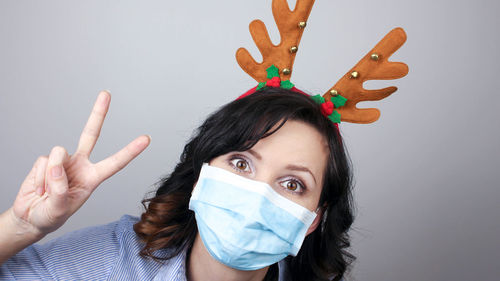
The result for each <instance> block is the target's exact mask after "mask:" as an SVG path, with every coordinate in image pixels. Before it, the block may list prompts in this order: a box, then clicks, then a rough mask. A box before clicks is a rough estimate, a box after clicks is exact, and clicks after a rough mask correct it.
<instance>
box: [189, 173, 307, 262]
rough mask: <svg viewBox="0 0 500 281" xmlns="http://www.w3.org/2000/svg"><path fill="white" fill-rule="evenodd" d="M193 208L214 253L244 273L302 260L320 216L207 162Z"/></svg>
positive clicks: (200, 227) (190, 205)
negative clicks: (302, 250)
mask: <svg viewBox="0 0 500 281" xmlns="http://www.w3.org/2000/svg"><path fill="white" fill-rule="evenodd" d="M189 209H190V210H193V211H194V212H195V217H196V223H197V226H198V231H199V233H200V237H201V239H202V241H203V244H204V245H205V248H206V249H207V250H208V252H209V253H210V255H211V256H212V257H213V258H215V259H216V260H218V261H219V262H221V263H223V264H225V265H227V266H229V267H232V268H235V269H239V270H256V269H260V268H264V267H266V266H269V265H271V264H273V263H276V262H278V261H280V260H282V259H284V258H285V257H287V256H288V255H293V256H296V255H297V253H298V252H299V250H300V247H301V246H302V242H303V241H304V238H305V236H306V232H307V230H308V229H309V227H310V226H311V224H312V222H313V221H314V218H315V217H316V213H315V212H311V211H309V210H308V209H306V208H304V207H302V206H301V205H299V204H297V203H295V202H293V201H291V200H289V199H286V198H285V197H283V196H281V195H280V194H278V193H277V192H276V191H274V190H273V188H272V187H271V186H269V185H268V184H266V183H264V182H259V181H254V180H250V179H247V178H245V177H242V176H239V175H236V174H234V173H232V172H229V171H226V170H224V169H221V168H217V167H213V166H209V165H208V164H203V167H202V169H201V172H200V176H199V178H198V182H197V183H196V185H195V187H194V189H193V193H192V195H191V200H190V201H189Z"/></svg>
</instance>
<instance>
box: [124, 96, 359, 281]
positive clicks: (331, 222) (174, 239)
mask: <svg viewBox="0 0 500 281" xmlns="http://www.w3.org/2000/svg"><path fill="white" fill-rule="evenodd" d="M287 120H298V121H303V122H305V123H307V124H310V125H311V126H313V127H314V128H316V129H317V130H318V131H319V132H320V133H321V134H322V135H323V136H324V137H325V139H326V140H327V142H328V145H329V151H330V154H329V157H328V161H327V167H326V170H325V173H324V176H325V178H324V181H323V182H324V185H323V189H322V193H321V197H320V202H319V205H320V206H324V209H323V219H322V223H321V225H320V226H319V227H318V228H317V229H316V230H315V231H314V232H312V233H311V234H309V235H308V236H307V237H306V239H305V240H304V243H303V245H302V247H301V250H300V251H299V253H298V255H297V256H296V257H291V256H289V257H287V258H286V259H285V261H286V263H287V264H288V270H290V273H291V274H290V276H291V277H292V280H302V281H303V280H332V278H333V280H340V279H341V278H342V277H343V275H344V273H345V271H346V270H347V268H348V265H349V264H350V263H351V262H352V260H353V259H354V257H353V256H352V255H351V254H349V253H348V252H347V251H346V248H348V247H349V246H350V242H349V236H348V234H347V231H348V230H349V228H350V226H351V224H352V222H353V207H352V199H351V169H350V165H349V160H348V157H347V155H346V151H345V149H344V146H343V143H342V141H341V137H340V134H339V132H338V130H337V129H336V128H335V126H334V124H333V123H332V122H331V121H330V120H328V119H327V118H325V117H324V116H323V115H322V114H321V111H320V108H319V105H318V104H316V103H315V102H314V101H313V100H312V99H311V98H309V97H307V96H305V95H303V94H299V93H296V92H293V91H291V90H285V89H281V88H265V89H263V90H261V91H259V92H256V93H254V94H252V95H250V96H247V97H245V98H242V99H239V100H235V101H233V102H231V103H229V104H227V105H225V106H223V107H222V108H220V109H219V110H218V111H216V112H215V113H213V114H212V115H210V116H209V117H208V118H207V120H206V121H205V122H204V123H203V124H202V125H201V126H200V127H199V128H198V130H197V131H196V132H195V135H194V137H192V139H191V140H190V141H189V142H188V143H187V144H186V146H185V147H184V151H183V152H182V154H181V157H180V161H179V163H178V164H177V165H176V167H175V169H174V171H173V172H172V173H171V174H170V175H169V176H167V177H165V178H164V179H163V180H161V182H160V183H159V188H158V190H157V191H156V193H155V194H154V196H152V197H151V198H148V199H145V200H143V205H144V207H145V209H146V210H145V212H144V213H143V214H142V216H141V220H140V221H139V222H138V223H136V224H135V225H134V230H135V232H136V233H137V235H138V236H139V237H140V238H141V239H142V240H143V241H144V242H145V246H144V248H143V249H142V251H141V252H140V254H141V255H142V256H144V257H151V258H155V259H158V257H156V256H155V251H157V250H160V249H167V248H168V249H171V250H172V251H171V252H170V254H169V255H168V256H167V257H164V258H162V259H170V258H172V257H174V256H176V255H177V254H179V253H180V252H181V251H183V250H184V249H186V247H187V249H190V247H191V246H192V244H193V242H194V239H195V237H196V234H197V227H196V220H195V216H194V213H193V212H192V211H191V210H189V209H188V204H189V199H190V196H191V191H192V189H193V186H194V184H195V182H196V180H197V178H198V175H199V172H200V169H201V166H202V164H203V163H205V162H209V161H210V160H211V159H213V158H215V157H217V156H220V155H223V154H226V153H229V152H232V151H245V150H248V149H250V148H251V147H252V146H254V145H255V144H256V143H257V142H258V141H259V140H260V139H262V138H264V137H266V136H269V135H271V134H272V133H274V132H275V131H276V130H279V128H280V127H281V126H282V125H283V124H284V123H285V122H286V121H287ZM275 125H278V126H277V129H274V131H271V128H273V127H275ZM276 278H277V265H273V266H271V267H270V270H269V271H268V274H267V276H266V279H265V280H277V279H276Z"/></svg>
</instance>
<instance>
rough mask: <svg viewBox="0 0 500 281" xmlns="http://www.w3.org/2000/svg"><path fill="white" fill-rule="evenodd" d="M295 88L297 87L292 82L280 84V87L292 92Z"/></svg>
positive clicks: (287, 81) (286, 81)
mask: <svg viewBox="0 0 500 281" xmlns="http://www.w3.org/2000/svg"><path fill="white" fill-rule="evenodd" d="M294 86H295V85H294V84H293V83H292V82H290V80H285V81H281V83H280V87H281V88H283V89H287V90H290V89H291V88H293V87H294Z"/></svg>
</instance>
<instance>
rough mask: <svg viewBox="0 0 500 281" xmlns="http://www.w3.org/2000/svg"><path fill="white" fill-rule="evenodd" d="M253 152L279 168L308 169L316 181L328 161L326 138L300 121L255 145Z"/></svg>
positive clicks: (282, 128) (291, 122)
mask: <svg viewBox="0 0 500 281" xmlns="http://www.w3.org/2000/svg"><path fill="white" fill-rule="evenodd" d="M252 150H254V151H256V152H258V153H259V154H261V155H262V156H263V158H264V159H263V160H265V161H271V162H272V164H273V166H275V167H277V168H278V167H281V166H286V165H288V164H298V165H302V166H305V167H307V168H309V169H310V170H311V171H312V172H313V173H314V174H315V176H316V177H317V178H318V179H322V177H323V171H324V170H325V167H326V160H327V158H328V153H329V150H328V145H327V142H326V139H325V138H324V137H323V135H321V134H320V133H319V132H318V130H316V128H314V127H312V126H311V125H309V124H307V123H305V122H302V121H295V120H289V121H287V122H285V124H284V125H283V126H282V127H281V128H280V129H279V130H277V131H276V132H274V133H273V134H272V135H270V136H268V137H266V138H263V139H261V140H259V142H257V144H255V146H254V147H253V148H252Z"/></svg>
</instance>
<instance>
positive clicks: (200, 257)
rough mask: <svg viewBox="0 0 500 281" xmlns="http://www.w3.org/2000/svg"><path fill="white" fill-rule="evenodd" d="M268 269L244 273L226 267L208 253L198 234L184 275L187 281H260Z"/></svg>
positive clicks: (188, 257) (189, 254)
mask: <svg viewBox="0 0 500 281" xmlns="http://www.w3.org/2000/svg"><path fill="white" fill-rule="evenodd" d="M268 268H269V267H264V268H261V269H258V270H251V271H244V270H237V269H234V268H231V267H228V266H227V265H225V264H222V263H220V262H219V261H217V260H216V259H214V258H213V257H212V256H211V255H210V253H208V251H207V249H206V248H205V245H203V241H202V240H201V237H200V234H197V235H196V238H195V240H194V243H193V247H192V248H191V251H190V252H189V253H188V256H187V272H186V273H187V279H188V280H189V281H262V280H264V277H265V276H266V273H267V270H268Z"/></svg>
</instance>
